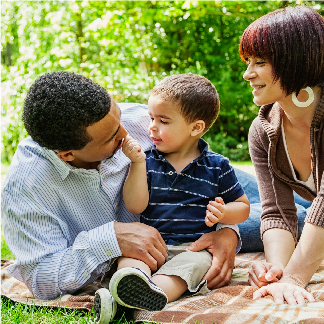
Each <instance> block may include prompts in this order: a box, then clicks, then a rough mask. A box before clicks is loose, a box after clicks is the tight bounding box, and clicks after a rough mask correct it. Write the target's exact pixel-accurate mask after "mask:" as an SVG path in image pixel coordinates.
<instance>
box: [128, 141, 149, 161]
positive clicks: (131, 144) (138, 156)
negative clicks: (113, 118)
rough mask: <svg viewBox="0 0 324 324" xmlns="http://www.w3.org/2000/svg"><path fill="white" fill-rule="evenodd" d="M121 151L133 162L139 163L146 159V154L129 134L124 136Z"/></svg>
mask: <svg viewBox="0 0 324 324" xmlns="http://www.w3.org/2000/svg"><path fill="white" fill-rule="evenodd" d="M123 153H124V154H125V155H126V156H127V157H128V158H129V159H130V160H131V161H132V162H134V163H135V162H136V163H141V162H144V161H145V159H146V155H145V153H144V152H143V151H142V148H141V145H140V144H139V143H138V142H137V141H136V140H135V139H134V138H132V137H131V136H130V135H127V136H126V137H125V140H124V143H123Z"/></svg>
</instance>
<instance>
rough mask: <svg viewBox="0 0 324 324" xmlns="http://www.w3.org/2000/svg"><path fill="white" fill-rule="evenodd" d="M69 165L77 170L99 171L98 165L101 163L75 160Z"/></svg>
mask: <svg viewBox="0 0 324 324" xmlns="http://www.w3.org/2000/svg"><path fill="white" fill-rule="evenodd" d="M68 163H69V164H70V165H72V166H74V167H75V168H79V169H86V170H90V169H97V167H98V165H99V164H100V161H99V162H84V161H77V160H73V161H70V162H68Z"/></svg>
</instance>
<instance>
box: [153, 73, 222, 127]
mask: <svg viewBox="0 0 324 324" xmlns="http://www.w3.org/2000/svg"><path fill="white" fill-rule="evenodd" d="M151 96H157V97H159V98H161V99H163V100H166V101H172V102H174V103H175V104H177V106H178V107H179V110H180V113H181V114H182V116H183V117H184V118H185V120H186V121H187V122H188V123H192V122H194V121H196V120H200V119H201V120H203V121H204V122H205V129H204V133H205V132H207V130H208V129H209V128H210V127H211V126H212V125H213V123H214V122H215V120H216V119H217V116H218V113H219V107H220V102H219V96H218V93H217V91H216V88H215V87H214V85H213V84H212V83H211V82H210V81H209V80H208V79H206V78H205V77H203V76H201V75H198V74H192V73H187V74H175V75H171V76H168V77H166V78H164V79H163V80H162V81H161V82H160V83H159V84H157V85H156V86H155V87H154V88H153V90H152V93H151Z"/></svg>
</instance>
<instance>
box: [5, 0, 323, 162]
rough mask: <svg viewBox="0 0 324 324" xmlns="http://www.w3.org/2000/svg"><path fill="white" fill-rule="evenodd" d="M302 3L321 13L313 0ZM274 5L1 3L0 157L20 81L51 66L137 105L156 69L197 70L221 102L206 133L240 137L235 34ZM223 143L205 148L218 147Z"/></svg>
mask: <svg viewBox="0 0 324 324" xmlns="http://www.w3.org/2000/svg"><path fill="white" fill-rule="evenodd" d="M289 3H290V2H289ZM291 3H292V2H291ZM304 3H305V4H307V5H310V6H314V8H315V9H316V10H318V11H319V12H320V13H322V12H323V7H324V5H323V3H322V2H319V1H312V2H311V1H304ZM284 4H285V2H283V1H196V0H186V1H57V0H56V1H2V3H1V9H2V12H1V15H2V16H1V19H2V26H1V48H2V52H1V63H2V74H1V78H2V87H3V89H5V91H3V94H2V112H1V115H2V118H3V120H2V160H3V161H10V159H11V157H12V154H13V152H14V151H15V149H16V146H17V143H18V142H19V141H20V140H21V139H22V138H23V137H25V136H26V135H27V134H26V131H25V130H24V128H23V125H22V122H21V118H20V116H21V111H22V109H23V102H24V98H25V96H26V94H27V91H28V89H29V87H30V86H31V84H32V83H33V82H34V80H35V79H36V78H38V77H39V76H40V75H42V74H44V73H48V72H53V71H58V70H67V71H71V72H76V73H80V74H82V75H84V76H86V77H89V78H91V79H93V80H94V81H95V82H97V83H99V84H100V85H101V86H103V87H104V88H106V89H107V91H109V92H110V93H111V94H112V96H113V97H114V98H115V100H116V101H119V102H122V101H129V102H140V103H144V104H146V103H147V99H148V97H149V94H150V91H151V89H152V87H153V86H154V85H155V84H156V83H157V82H158V81H160V80H161V79H162V78H163V77H165V76H166V75H169V74H174V73H188V72H191V73H198V74H201V75H204V76H205V77H207V78H208V79H210V80H211V81H212V82H213V84H214V85H215V86H216V88H217V90H218V92H219V95H220V99H221V103H222V105H221V112H220V116H219V118H218V120H217V121H216V123H215V125H214V126H213V128H212V129H210V131H209V132H208V134H210V138H211V140H212V139H214V138H215V136H216V135H217V134H218V133H219V134H220V136H218V137H217V141H219V140H220V139H222V138H224V137H226V136H227V135H228V134H230V135H231V137H232V138H233V139H234V141H236V144H235V145H236V146H237V145H239V144H242V143H245V142H246V141H247V134H248V129H249V126H250V124H251V122H252V120H253V119H254V118H255V116H256V114H257V111H258V107H256V106H255V105H254V104H253V102H252V95H251V90H250V88H249V86H248V85H247V84H246V82H245V81H244V80H243V78H242V75H243V72H244V70H245V64H243V63H242V62H241V60H240V57H239V53H238V44H239V41H240V36H241V35H242V33H243V31H244V29H245V28H246V27H247V26H248V25H249V24H250V23H251V22H252V21H253V20H255V19H257V18H258V17H260V16H261V15H263V14H265V13H267V12H270V11H273V10H275V9H277V8H279V7H282V6H283V5H284ZM225 145H229V143H225ZM235 145H234V146H235ZM244 145H245V144H244ZM244 145H243V146H242V147H243V149H244V147H246V145H245V146H244ZM223 147H224V145H223V146H222V145H220V146H218V147H216V148H215V149H217V151H219V153H222V150H223ZM224 154H225V153H224Z"/></svg>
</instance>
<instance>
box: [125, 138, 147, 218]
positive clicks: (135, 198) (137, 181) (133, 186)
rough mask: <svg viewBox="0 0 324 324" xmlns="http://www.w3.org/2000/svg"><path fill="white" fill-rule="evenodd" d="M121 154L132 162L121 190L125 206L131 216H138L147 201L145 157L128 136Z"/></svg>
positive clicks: (135, 142) (138, 146) (136, 143)
mask: <svg viewBox="0 0 324 324" xmlns="http://www.w3.org/2000/svg"><path fill="white" fill-rule="evenodd" d="M123 152H124V154H125V155H126V156H127V157H128V158H129V159H130V160H131V161H132V162H131V165H130V169H129V172H128V176H127V178H126V180H125V183H124V188H123V198H124V202H125V206H126V208H127V209H128V211H129V212H131V213H132V214H140V213H142V212H143V211H144V210H145V208H146V207H147V205H148V201H149V192H148V186H147V178H146V162H145V158H146V156H145V153H144V152H143V151H142V149H141V146H140V145H139V143H138V142H137V141H136V140H134V139H133V138H132V137H130V136H129V135H128V136H126V138H125V141H124V144H123Z"/></svg>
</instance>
